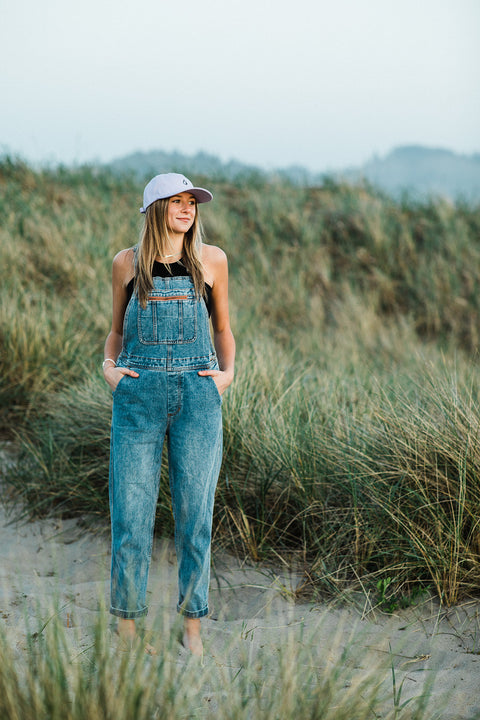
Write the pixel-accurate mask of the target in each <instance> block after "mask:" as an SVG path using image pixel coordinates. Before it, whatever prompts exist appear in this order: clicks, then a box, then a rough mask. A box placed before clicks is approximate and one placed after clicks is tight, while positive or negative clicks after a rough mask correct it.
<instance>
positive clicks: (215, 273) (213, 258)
mask: <svg viewBox="0 0 480 720" xmlns="http://www.w3.org/2000/svg"><path fill="white" fill-rule="evenodd" d="M202 265H203V269H204V272H205V282H206V283H207V284H208V285H210V286H211V287H213V288H214V287H215V286H216V285H218V284H219V282H220V283H222V282H225V280H226V278H227V277H228V264H227V256H226V254H225V253H224V252H223V250H222V249H221V248H219V247H217V246H216V245H207V244H206V243H203V245H202Z"/></svg>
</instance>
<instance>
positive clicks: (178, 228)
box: [167, 192, 197, 234]
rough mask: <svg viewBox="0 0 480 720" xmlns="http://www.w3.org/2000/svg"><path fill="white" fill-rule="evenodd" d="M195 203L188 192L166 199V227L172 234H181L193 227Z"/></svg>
mask: <svg viewBox="0 0 480 720" xmlns="http://www.w3.org/2000/svg"><path fill="white" fill-rule="evenodd" d="M196 211H197V202H196V200H195V198H194V196H193V195H192V194H191V193H189V192H182V193H179V194H178V195H174V196H173V197H171V198H169V199H168V208H167V225H168V229H169V230H170V231H171V232H172V233H176V234H183V233H186V232H187V230H190V228H191V227H192V225H193V221H194V220H195V213H196Z"/></svg>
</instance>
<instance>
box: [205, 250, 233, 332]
mask: <svg viewBox="0 0 480 720" xmlns="http://www.w3.org/2000/svg"><path fill="white" fill-rule="evenodd" d="M205 251H206V252H205ZM204 252H205V258H204V264H205V266H206V269H207V271H208V275H209V277H211V278H212V280H213V284H212V325H213V329H214V331H216V332H222V331H223V330H226V329H228V328H229V327H230V315H229V310H228V261H227V256H226V255H225V253H224V252H223V250H221V249H220V248H218V247H214V246H213V245H208V246H205V250H204Z"/></svg>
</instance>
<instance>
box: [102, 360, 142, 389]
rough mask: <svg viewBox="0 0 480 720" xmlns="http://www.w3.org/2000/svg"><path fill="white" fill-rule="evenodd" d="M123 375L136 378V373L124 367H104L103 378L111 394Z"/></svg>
mask: <svg viewBox="0 0 480 720" xmlns="http://www.w3.org/2000/svg"><path fill="white" fill-rule="evenodd" d="M124 375H130V376H131V377H134V378H137V377H138V373H137V372H135V370H130V368H126V367H115V366H114V365H110V366H109V367H106V368H105V370H104V371H103V377H104V378H105V380H106V382H107V383H108V385H109V387H110V390H111V391H112V392H114V390H115V389H116V387H117V385H118V383H119V382H120V380H121V379H122V377H123V376H124Z"/></svg>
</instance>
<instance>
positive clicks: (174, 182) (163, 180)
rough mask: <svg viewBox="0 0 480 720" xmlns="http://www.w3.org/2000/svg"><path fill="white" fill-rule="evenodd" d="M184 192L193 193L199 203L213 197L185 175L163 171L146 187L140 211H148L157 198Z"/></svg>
mask: <svg viewBox="0 0 480 720" xmlns="http://www.w3.org/2000/svg"><path fill="white" fill-rule="evenodd" d="M182 192H189V193H191V194H192V195H193V196H194V197H195V198H196V200H197V202H199V203H206V202H210V200H212V198H213V195H212V193H211V192H209V191H208V190H205V188H200V187H193V184H192V183H191V182H190V180H189V179H188V178H186V177H185V175H180V173H163V174H162V175H155V177H154V178H152V180H150V182H149V183H148V185H147V186H146V187H145V190H144V191H143V207H142V208H140V212H141V213H144V212H146V210H147V208H148V206H149V205H151V204H152V203H154V202H155V200H161V199H162V198H168V197H172V195H178V194H179V193H182Z"/></svg>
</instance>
